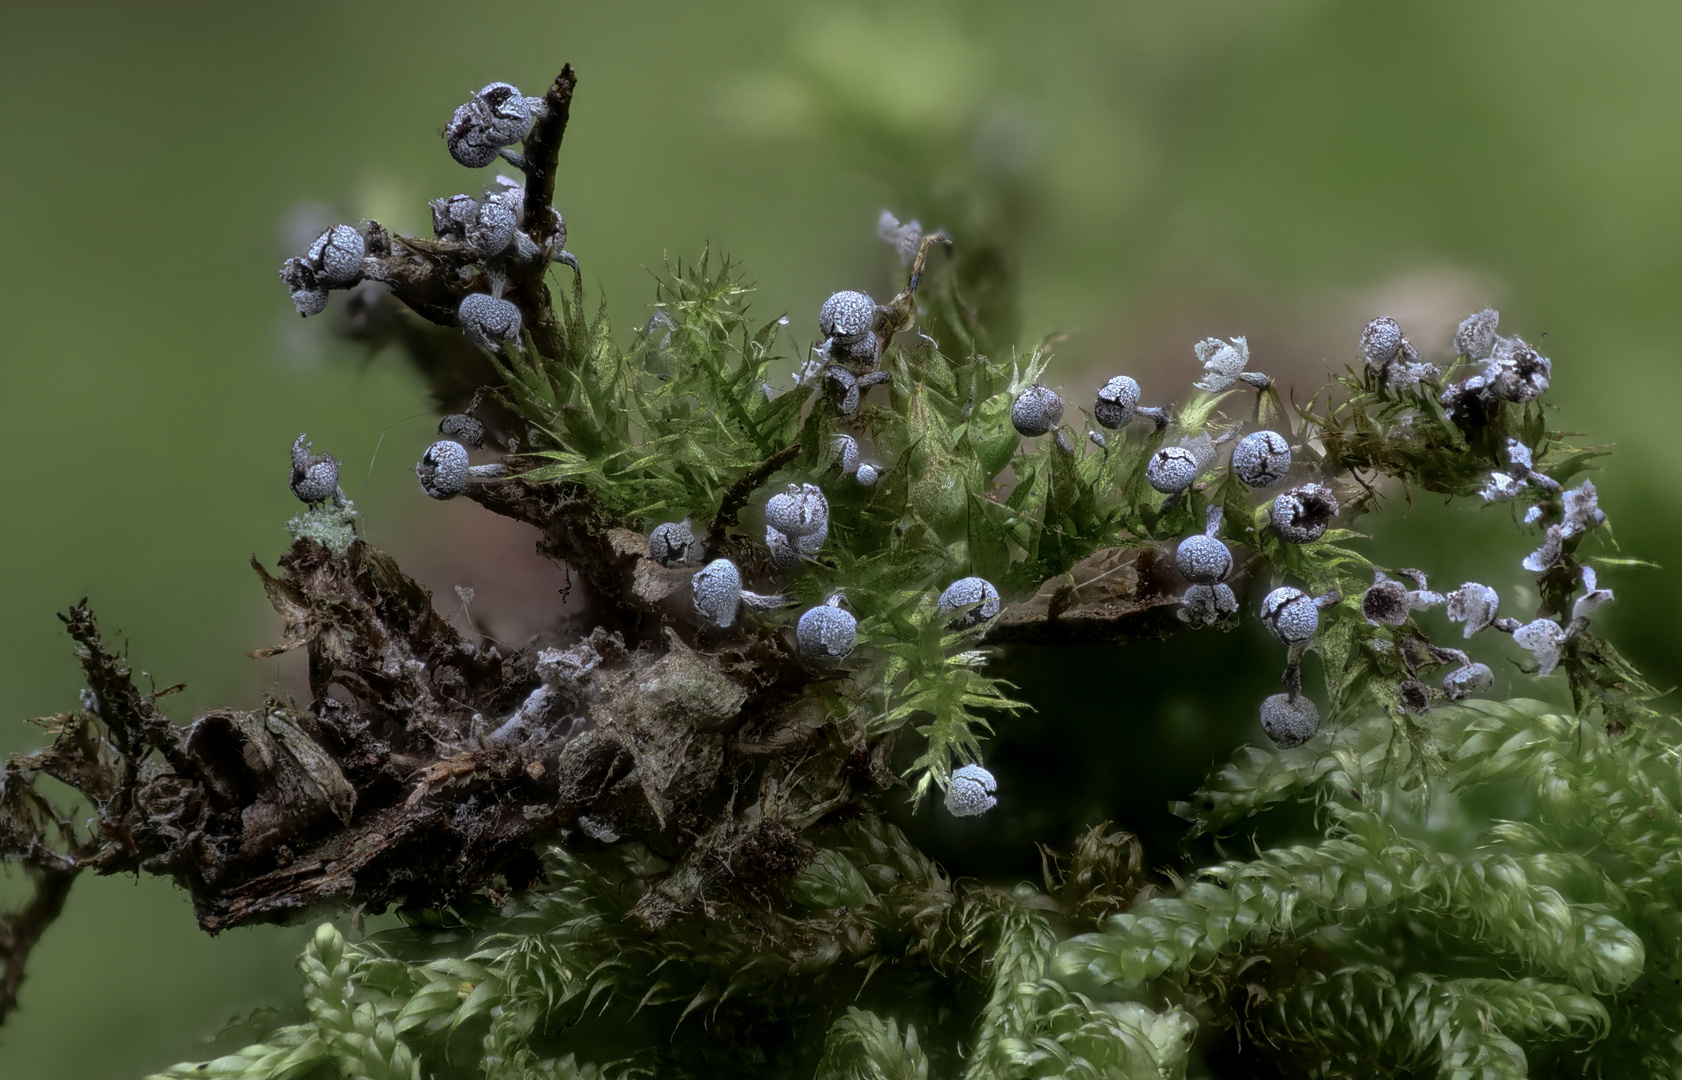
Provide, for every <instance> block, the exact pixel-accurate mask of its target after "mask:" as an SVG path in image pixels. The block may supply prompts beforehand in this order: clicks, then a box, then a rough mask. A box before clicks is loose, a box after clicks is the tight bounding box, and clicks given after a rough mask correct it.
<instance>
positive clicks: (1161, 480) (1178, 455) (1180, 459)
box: [1145, 446, 1203, 495]
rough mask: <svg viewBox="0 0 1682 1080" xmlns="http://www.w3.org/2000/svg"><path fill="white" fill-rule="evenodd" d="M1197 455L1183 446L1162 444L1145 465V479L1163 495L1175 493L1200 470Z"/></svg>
mask: <svg viewBox="0 0 1682 1080" xmlns="http://www.w3.org/2000/svg"><path fill="white" fill-rule="evenodd" d="M1202 471H1203V470H1202V463H1201V462H1199V461H1198V459H1197V455H1196V454H1195V453H1193V452H1192V451H1190V450H1188V449H1186V448H1185V447H1183V446H1164V447H1163V448H1162V449H1161V450H1158V451H1157V452H1156V453H1154V454H1152V455H1151V459H1150V462H1149V463H1148V464H1146V465H1145V480H1146V481H1147V482H1148V483H1149V484H1150V486H1151V487H1153V488H1155V489H1156V490H1158V491H1160V492H1162V493H1163V494H1164V495H1177V494H1179V493H1180V492H1182V491H1184V490H1185V489H1186V488H1188V487H1191V482H1192V481H1193V480H1196V479H1197V474H1198V473H1200V472H1202Z"/></svg>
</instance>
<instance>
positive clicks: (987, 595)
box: [938, 577, 999, 630]
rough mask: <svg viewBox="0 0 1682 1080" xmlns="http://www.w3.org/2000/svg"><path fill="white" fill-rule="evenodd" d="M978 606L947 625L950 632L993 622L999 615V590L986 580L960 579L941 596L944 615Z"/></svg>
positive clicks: (975, 578) (940, 603)
mask: <svg viewBox="0 0 1682 1080" xmlns="http://www.w3.org/2000/svg"><path fill="white" fill-rule="evenodd" d="M971 604H978V605H980V606H979V607H975V608H972V609H971V610H970V611H968V612H966V613H965V614H963V615H959V616H958V617H957V618H955V619H953V620H952V621H951V622H949V623H947V624H946V625H947V629H949V630H962V629H964V628H966V627H970V626H979V625H980V624H981V623H985V622H992V621H993V620H994V619H995V618H997V617H998V614H999V590H997V589H995V588H994V587H993V583H992V582H990V581H988V580H987V579H985V578H978V577H967V578H959V579H958V580H957V581H954V582H953V583H952V584H950V585H948V586H946V591H945V592H943V593H941V594H940V601H939V604H938V607H939V609H940V613H941V614H942V615H950V614H951V613H952V612H954V611H957V610H958V609H959V608H962V607H969V605H971Z"/></svg>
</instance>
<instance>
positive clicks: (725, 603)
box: [689, 559, 742, 630]
mask: <svg viewBox="0 0 1682 1080" xmlns="http://www.w3.org/2000/svg"><path fill="white" fill-rule="evenodd" d="M689 584H690V590H691V593H692V595H691V597H690V603H691V604H692V605H693V606H694V608H695V614H697V615H699V616H701V618H702V619H704V620H706V621H707V622H709V623H711V624H712V625H713V626H716V627H718V628H719V629H721V630H725V629H729V628H730V627H731V626H732V625H734V624H735V622H736V609H737V608H739V607H740V606H741V603H742V572H741V571H740V570H737V569H736V564H735V563H733V562H731V561H730V560H729V559H714V560H713V561H712V562H710V563H708V564H707V565H705V566H703V567H701V569H699V570H697V571H696V572H695V576H694V577H692V578H690V579H689Z"/></svg>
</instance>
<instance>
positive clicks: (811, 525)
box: [765, 484, 829, 539]
mask: <svg viewBox="0 0 1682 1080" xmlns="http://www.w3.org/2000/svg"><path fill="white" fill-rule="evenodd" d="M765 520H766V522H768V523H769V524H770V525H772V526H773V527H774V528H776V530H777V531H778V532H780V533H782V534H783V535H784V536H787V537H789V538H790V539H798V538H799V537H802V536H807V535H810V534H812V533H815V532H818V531H819V530H822V529H827V528H828V526H829V500H828V499H826V498H824V494H823V492H822V491H820V490H818V486H817V485H816V484H790V485H789V486H788V489H787V490H786V491H784V492H782V493H780V494H777V495H773V496H771V498H770V499H769V500H767V501H766V503H765Z"/></svg>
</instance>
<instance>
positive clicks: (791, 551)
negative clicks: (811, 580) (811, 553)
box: [765, 525, 800, 570]
mask: <svg viewBox="0 0 1682 1080" xmlns="http://www.w3.org/2000/svg"><path fill="white" fill-rule="evenodd" d="M765 546H766V548H767V549H769V550H770V552H771V565H772V566H774V567H776V568H777V569H778V570H793V569H794V568H795V567H796V566H799V565H800V552H798V551H796V550H795V547H794V545H793V544H792V543H790V542H789V539H788V537H786V536H784V535H783V534H782V533H780V532H778V531H777V529H776V527H775V526H773V525H767V526H765Z"/></svg>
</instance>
